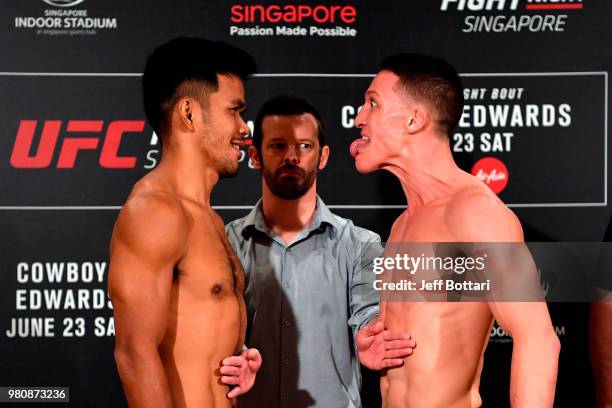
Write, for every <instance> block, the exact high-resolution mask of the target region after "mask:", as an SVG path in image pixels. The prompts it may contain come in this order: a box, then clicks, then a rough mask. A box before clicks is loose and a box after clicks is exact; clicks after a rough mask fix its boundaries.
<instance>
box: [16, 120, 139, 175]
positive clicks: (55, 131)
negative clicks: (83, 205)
mask: <svg viewBox="0 0 612 408" xmlns="http://www.w3.org/2000/svg"><path fill="white" fill-rule="evenodd" d="M37 125H38V121H36V120H22V121H21V122H19V130H18V131H17V137H16V138H15V145H14V146H13V152H12V153H11V159H10V163H11V166H13V167H15V168H18V169H42V168H47V167H50V166H51V164H52V161H53V155H54V153H55V151H56V146H57V144H58V143H57V141H58V138H59V135H60V129H61V127H62V121H61V120H47V121H45V122H44V124H43V126H42V134H41V137H40V142H39V144H38V148H37V149H36V152H35V153H33V154H32V153H31V150H32V145H33V144H34V135H35V133H36V127H37ZM144 126H145V124H144V121H143V120H117V121H112V122H110V123H109V124H108V126H107V128H106V133H105V134H104V135H103V136H102V135H100V133H101V132H102V129H103V128H104V121H102V120H69V121H68V124H67V126H66V133H68V134H70V133H97V134H98V135H92V136H89V137H75V136H69V137H66V138H64V140H63V141H62V143H61V148H60V150H59V157H58V159H57V163H56V167H57V168H58V169H71V168H74V165H75V163H76V160H77V155H78V153H79V152H80V151H82V150H98V149H99V146H100V145H101V149H100V157H99V160H98V162H99V164H100V166H101V167H103V168H107V169H130V168H134V167H136V157H132V156H119V146H120V145H121V140H122V138H123V136H124V134H125V133H140V132H142V131H143V130H144Z"/></svg>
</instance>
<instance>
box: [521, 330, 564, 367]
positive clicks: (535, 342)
mask: <svg viewBox="0 0 612 408" xmlns="http://www.w3.org/2000/svg"><path fill="white" fill-rule="evenodd" d="M526 340H527V341H525V343H527V344H531V347H530V349H531V350H532V351H533V352H534V353H538V354H540V355H541V356H548V357H549V358H550V359H551V360H554V361H558V359H559V353H560V352H561V342H560V341H559V337H558V336H557V333H555V330H554V329H553V328H552V327H551V328H550V329H549V330H543V331H541V332H539V333H537V334H535V333H533V334H531V335H530V336H529V338H528V339H526Z"/></svg>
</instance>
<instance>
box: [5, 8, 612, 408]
mask: <svg viewBox="0 0 612 408" xmlns="http://www.w3.org/2000/svg"><path fill="white" fill-rule="evenodd" d="M73 3H78V4H73ZM246 6H249V7H253V6H262V8H263V7H270V6H272V8H267V11H268V12H269V13H268V15H263V16H262V15H261V13H260V11H259V9H256V10H255V17H254V19H251V20H253V21H244V18H243V17H240V18H238V15H239V14H240V13H241V11H244V10H245V7H246ZM274 6H278V7H274ZM288 6H295V7H297V6H300V7H302V8H300V9H299V12H300V13H301V14H302V16H301V21H299V19H300V17H299V16H297V15H295V14H294V15H292V14H291V10H290V7H288ZM333 6H339V7H338V8H336V12H335V13H334V14H333V21H332V14H331V12H332V9H333ZM546 6H552V7H553V9H548V8H545V7H546ZM560 7H561V8H560ZM277 10H280V11H281V12H282V11H284V13H278V12H276V11H277ZM309 12H310V13H314V17H312V16H310V17H309V16H308V13H309ZM342 12H344V13H345V14H344V16H343V15H342V14H341V13H342ZM343 17H344V18H343ZM277 20H278V21H277ZM296 20H298V21H296ZM610 21H612V4H610V3H609V2H605V1H595V0H585V1H584V2H581V1H565V2H557V1H555V2H553V1H550V2H546V1H539V2H535V1H525V0H509V1H504V0H496V1H488V0H466V1H462V0H456V1H445V0H431V1H427V2H425V1H418V2H417V1H391V0H389V1H384V2H372V1H369V2H366V1H363V2H350V1H346V2H325V1H320V2H266V1H259V2H231V1H229V2H205V1H195V0H178V1H172V2H170V1H166V2H164V1H158V0H155V1H146V2H145V1H130V2H120V1H101V0H84V1H80V2H79V1H70V0H65V1H62V0H30V1H18V0H5V1H3V2H1V3H0V44H1V46H0V90H1V92H0V101H1V104H0V106H1V107H2V109H1V110H0V118H1V120H0V136H1V137H0V183H1V186H2V190H1V194H0V226H1V228H2V229H1V231H2V232H3V234H2V239H1V240H0V254H1V257H0V276H1V281H0V282H2V284H1V285H0V329H1V331H0V338H1V340H0V360H1V362H2V363H1V365H0V367H1V368H0V386H17V385H21V386H69V387H71V405H73V406H100V407H102V406H120V405H122V404H125V401H124V399H123V396H122V391H121V387H120V383H119V380H118V377H117V374H116V369H115V365H114V361H113V357H112V348H113V337H112V332H113V328H112V321H111V319H110V317H111V316H112V310H111V309H110V307H109V305H108V303H107V301H106V299H105V298H101V297H100V293H102V292H104V291H105V288H106V272H107V262H108V241H109V238H110V234H111V230H112V225H113V221H114V219H115V217H116V215H117V211H118V209H119V208H120V206H121V204H122V203H123V201H124V200H125V197H126V196H127V194H128V192H129V190H130V187H131V185H132V184H133V182H134V181H136V180H137V179H138V178H140V177H141V176H142V175H143V174H145V173H146V172H147V171H148V170H149V169H150V168H152V167H153V166H155V165H156V164H157V162H158V160H159V144H158V143H157V139H156V137H155V136H154V135H153V132H152V130H151V129H150V127H149V126H148V125H147V124H146V123H145V121H144V113H143V110H142V104H141V100H140V98H141V95H140V82H139V81H140V72H141V70H142V67H143V65H144V61H145V59H146V56H147V55H148V54H149V53H150V52H151V50H152V49H153V48H154V47H155V46H157V45H159V44H161V43H163V42H165V41H167V40H169V39H170V38H173V37H176V36H179V35H187V36H202V37H207V38H211V39H218V40H225V41H229V42H231V43H232V44H235V45H237V46H239V47H242V48H244V49H246V50H247V51H249V52H250V53H251V54H252V55H253V56H254V57H255V59H256V61H257V63H258V66H259V74H258V75H257V76H256V77H254V78H252V79H251V80H250V81H249V82H248V83H247V86H246V90H247V100H248V104H249V109H248V111H247V112H246V114H245V118H246V119H247V120H253V119H254V117H255V114H256V112H257V109H258V108H259V106H260V105H261V104H262V103H263V102H264V101H265V100H266V99H267V98H269V97H271V96H273V95H275V94H277V93H279V92H293V93H297V94H301V95H304V96H305V97H307V98H308V99H309V100H310V101H311V102H312V103H313V104H314V105H316V106H317V107H318V108H319V109H320V110H321V112H322V115H323V117H324V119H325V122H326V125H327V127H328V129H329V131H328V134H329V143H330V146H331V150H332V156H331V159H330V163H329V165H328V167H327V169H326V170H325V171H324V172H323V173H322V174H321V176H320V178H319V183H320V184H319V185H320V188H319V193H320V195H321V196H322V197H323V199H324V200H325V201H326V202H327V203H328V204H329V205H331V206H332V208H333V210H334V211H335V212H336V213H338V214H339V215H341V216H344V217H348V218H352V219H353V220H354V221H355V223H356V224H358V225H361V226H364V227H367V228H370V229H372V230H374V231H376V232H378V233H379V234H381V236H383V237H384V236H387V235H388V233H389V228H390V225H391V224H392V221H393V220H394V218H395V217H396V216H397V215H398V214H399V213H400V212H401V211H402V208H403V207H404V206H405V204H406V203H405V200H404V198H403V194H402V192H401V189H400V188H399V185H398V183H397V182H396V181H395V180H394V179H393V177H392V176H390V175H388V174H384V173H376V174H371V175H367V176H362V175H358V174H357V173H356V171H355V170H354V166H353V163H352V159H351V158H350V156H349V155H348V146H349V145H350V143H351V141H352V140H353V139H354V138H356V137H357V134H358V133H357V132H356V131H355V129H353V128H352V126H353V123H352V119H353V118H354V116H355V111H356V108H357V107H358V106H359V105H360V103H361V100H362V95H363V92H364V90H365V89H366V87H367V85H368V83H369V81H370V80H371V76H372V74H374V73H375V72H376V69H377V67H378V64H379V62H380V60H381V58H382V57H384V56H386V55H389V54H392V53H396V52H400V51H413V52H422V53H428V54H436V55H439V56H442V57H444V58H445V59H447V60H448V61H449V62H451V63H452V64H453V65H455V66H456V67H457V69H458V71H459V72H461V73H462V77H463V80H464V84H465V87H466V88H469V89H471V90H472V91H471V92H470V93H469V95H468V96H469V98H468V99H467V100H466V105H467V108H466V111H465V115H464V117H463V120H462V122H461V124H460V126H459V127H458V128H457V129H456V132H455V133H454V134H453V136H452V141H451V145H452V147H453V149H454V151H455V155H456V159H457V161H458V162H459V163H460V164H461V166H462V167H463V168H464V169H466V170H467V171H471V170H472V169H473V168H474V166H476V168H475V170H474V172H476V171H477V170H478V169H479V168H481V166H480V167H479V165H478V164H477V162H478V161H479V160H480V159H482V158H487V157H492V158H495V159H497V160H499V161H500V162H501V163H503V165H504V166H505V169H506V170H500V169H501V167H497V171H498V174H499V171H503V172H504V173H503V174H504V175H505V177H506V179H507V186H506V187H505V188H504V189H503V190H502V191H501V192H500V193H499V194H500V197H501V198H502V199H503V200H504V201H505V202H506V203H508V205H509V206H510V207H511V208H512V209H513V210H514V211H515V212H516V213H517V215H518V216H519V218H520V219H521V221H522V223H523V227H524V229H525V232H526V238H527V239H528V240H533V241H599V240H601V238H602V236H603V234H604V230H605V227H606V225H607V222H608V218H609V211H608V207H607V201H608V189H607V180H608V166H607V155H608V144H607V121H608V117H609V111H608V103H607V98H608V74H607V72H608V70H609V68H610V65H611V62H612V61H611V57H612V51H610V49H609V47H608V45H609V44H610V43H611V41H610V40H611V39H612V38H611V34H612V28H610V24H609V22H610ZM479 24H480V25H479ZM296 26H299V27H303V28H304V29H305V31H306V35H292V36H289V35H283V34H282V32H283V27H288V28H294V27H296ZM232 27H233V28H232ZM312 27H314V28H312ZM336 27H339V28H336ZM474 27H476V28H475V30H474ZM258 28H259V29H263V30H260V32H261V31H263V32H264V34H265V35H257V36H254V35H239V34H245V33H249V30H251V31H257V29H258ZM325 28H327V29H329V30H328V31H327V34H335V35H320V34H321V33H323V32H322V31H317V32H311V30H320V29H325ZM265 29H271V31H272V33H270V32H269V31H268V32H266V30H265ZM232 32H234V33H233V34H232ZM504 112H505V113H504ZM488 142H490V143H488ZM481 163H482V162H481ZM485 170H486V171H488V172H489V174H490V171H491V169H485ZM259 192H260V179H259V175H258V173H257V172H256V171H254V170H252V169H251V168H249V166H248V163H247V162H246V160H244V161H243V162H242V163H241V172H240V174H239V176H238V177H236V178H234V179H231V180H223V181H221V183H220V184H219V185H218V186H217V187H216V188H215V192H214V198H213V203H214V204H215V205H216V206H217V209H218V211H219V212H220V214H221V215H222V217H223V218H224V219H225V220H226V221H229V220H231V219H234V218H237V217H239V216H242V215H244V214H245V213H246V212H247V211H248V208H250V206H251V205H252V204H253V203H254V202H255V201H256V199H257V198H258V196H259ZM60 272H61V278H60ZM56 278H59V279H56ZM550 309H551V313H552V317H553V323H554V325H555V327H556V330H557V333H558V335H559V337H560V339H561V343H562V352H561V362H560V372H559V382H558V387H557V399H556V406H570V401H571V400H570V395H572V394H574V393H579V394H580V395H581V398H582V399H583V400H582V401H583V402H582V404H581V405H582V406H593V405H594V401H593V395H594V391H593V380H592V375H591V371H590V370H591V369H590V363H589V360H588V348H587V342H588V337H587V335H588V331H587V318H588V305H586V304H584V303H568V304H560V303H556V304H551V305H550ZM13 322H17V324H18V325H19V324H21V325H22V327H21V328H22V331H21V333H20V332H19V330H18V331H17V333H16V334H15V335H13V333H12V325H13ZM49 325H52V326H53V327H52V328H50V327H49ZM26 326H27V327H26ZM32 326H36V327H32ZM38 326H44V327H46V331H45V330H44V329H43V330H42V331H41V330H39V329H40V328H39V327H38ZM26 329H28V330H26ZM511 349H512V343H511V339H510V338H509V337H508V336H506V335H504V333H502V332H501V331H500V330H494V332H493V334H492V337H491V342H490V345H489V348H488V350H487V353H486V362H485V368H484V372H483V376H482V387H481V388H482V389H481V392H482V395H483V399H484V405H485V406H491V407H500V406H507V405H508V401H507V400H508V397H507V394H508V391H507V390H508V382H509V367H510V353H511ZM366 374H367V375H366V378H365V383H364V389H363V395H364V404H365V406H368V407H369V406H376V405H377V404H378V402H377V401H378V398H379V397H378V388H377V387H378V385H377V381H376V377H375V376H374V375H372V374H370V373H366ZM440 386H443V385H442V384H440Z"/></svg>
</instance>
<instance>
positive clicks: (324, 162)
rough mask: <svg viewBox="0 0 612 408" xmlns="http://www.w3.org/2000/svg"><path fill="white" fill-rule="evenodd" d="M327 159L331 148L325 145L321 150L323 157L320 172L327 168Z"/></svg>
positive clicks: (320, 158) (320, 160)
mask: <svg viewBox="0 0 612 408" xmlns="http://www.w3.org/2000/svg"><path fill="white" fill-rule="evenodd" d="M327 159H329V146H327V145H325V146H323V148H322V149H321V156H320V157H319V170H323V169H324V168H325V166H327Z"/></svg>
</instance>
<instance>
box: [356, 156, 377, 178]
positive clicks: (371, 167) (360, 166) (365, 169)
mask: <svg viewBox="0 0 612 408" xmlns="http://www.w3.org/2000/svg"><path fill="white" fill-rule="evenodd" d="M355 168H356V169H357V171H358V172H359V173H361V174H367V173H372V172H373V171H376V170H378V166H376V165H375V164H374V163H372V162H371V161H369V160H367V159H366V158H364V157H359V155H357V156H356V157H355Z"/></svg>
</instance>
